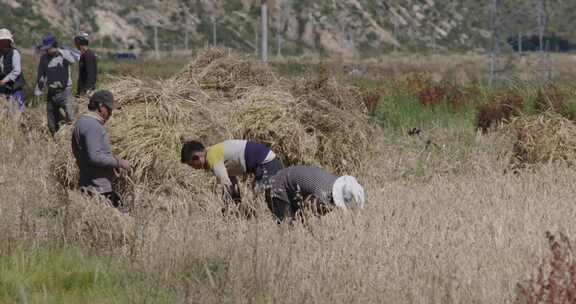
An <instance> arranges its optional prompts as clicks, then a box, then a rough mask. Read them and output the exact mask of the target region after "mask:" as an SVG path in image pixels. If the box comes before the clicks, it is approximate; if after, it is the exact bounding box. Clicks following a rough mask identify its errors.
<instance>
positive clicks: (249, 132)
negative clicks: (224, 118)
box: [232, 87, 318, 165]
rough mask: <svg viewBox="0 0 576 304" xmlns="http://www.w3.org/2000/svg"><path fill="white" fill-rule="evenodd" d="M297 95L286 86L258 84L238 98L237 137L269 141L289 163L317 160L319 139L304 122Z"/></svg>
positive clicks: (266, 142)
mask: <svg viewBox="0 0 576 304" xmlns="http://www.w3.org/2000/svg"><path fill="white" fill-rule="evenodd" d="M298 114H299V113H298V109H297V104H296V100H295V98H294V97H293V96H292V95H291V94H290V93H288V92H285V91H283V90H282V89H279V88H275V89H270V88H259V87H255V88H254V89H252V90H250V91H249V92H248V93H246V94H245V96H244V97H243V98H242V99H241V100H239V101H238V108H237V110H236V111H235V113H234V115H233V118H232V121H233V125H234V128H233V129H234V135H235V137H236V138H246V139H252V140H257V141H259V142H262V143H265V144H267V145H268V146H270V147H271V148H272V150H274V151H275V152H276V153H277V154H278V155H279V156H281V157H282V160H283V162H284V164H285V165H294V164H304V163H314V162H315V160H316V159H315V156H316V154H317V149H318V139H317V137H316V135H317V134H316V132H314V130H311V129H310V130H306V127H305V126H304V125H303V124H302V123H301V122H300V120H299V117H298Z"/></svg>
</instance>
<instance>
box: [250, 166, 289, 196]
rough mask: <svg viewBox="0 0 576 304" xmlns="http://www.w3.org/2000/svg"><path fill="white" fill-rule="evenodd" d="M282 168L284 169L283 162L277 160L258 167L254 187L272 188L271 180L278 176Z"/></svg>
mask: <svg viewBox="0 0 576 304" xmlns="http://www.w3.org/2000/svg"><path fill="white" fill-rule="evenodd" d="M282 168H284V165H283V164H282V161H280V160H279V159H277V158H275V159H273V160H272V161H270V162H267V163H265V164H260V165H258V167H256V175H255V177H254V187H255V188H256V189H264V190H266V189H268V188H269V187H270V178H272V177H273V176H274V175H276V173H278V171H280V170H282Z"/></svg>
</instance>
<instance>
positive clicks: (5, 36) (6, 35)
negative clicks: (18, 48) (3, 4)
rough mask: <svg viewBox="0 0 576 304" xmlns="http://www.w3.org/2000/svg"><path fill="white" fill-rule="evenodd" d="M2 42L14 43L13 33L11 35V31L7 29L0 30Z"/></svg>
mask: <svg viewBox="0 0 576 304" xmlns="http://www.w3.org/2000/svg"><path fill="white" fill-rule="evenodd" d="M0 40H10V42H12V43H14V38H12V33H10V31H9V30H7V29H5V28H3V29H0Z"/></svg>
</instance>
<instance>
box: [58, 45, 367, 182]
mask: <svg viewBox="0 0 576 304" xmlns="http://www.w3.org/2000/svg"><path fill="white" fill-rule="evenodd" d="M216 62H219V63H218V64H216ZM215 66H223V67H224V69H226V70H227V71H232V70H234V71H233V72H232V74H231V75H228V76H229V77H232V78H226V79H220V80H217V81H216V80H215V81H216V82H217V83H218V85H217V86H216V89H217V90H219V88H224V87H228V84H227V83H228V82H229V81H231V82H236V80H238V79H236V78H234V77H241V76H240V75H252V74H254V75H253V76H254V77H248V78H246V79H242V81H239V82H238V83H239V86H240V87H241V88H242V91H243V93H242V94H240V95H235V96H232V95H228V96H226V95H219V94H214V92H211V91H210V90H213V89H214V87H213V86H206V82H204V81H205V80H206V79H207V78H204V76H206V75H207V73H208V74H210V73H212V71H213V70H211V69H212V68H215ZM254 66H256V65H255V64H254V63H253V62H251V61H247V60H246V59H238V58H236V57H234V56H232V55H229V54H227V53H225V52H224V51H221V50H218V49H208V50H206V51H205V52H203V53H202V54H201V55H200V56H199V57H198V58H197V59H196V60H195V61H194V62H193V63H192V64H191V65H190V66H189V67H188V68H187V69H185V70H184V72H182V73H180V74H179V75H177V76H176V77H174V78H172V79H168V80H164V81H155V82H154V81H152V82H144V81H141V80H137V79H130V78H125V79H121V80H119V81H116V82H114V83H113V84H112V85H111V86H110V87H109V89H111V90H112V91H113V93H114V95H115V97H116V99H117V100H118V101H119V102H120V103H121V105H122V108H121V109H120V110H117V111H115V112H114V116H113V117H112V119H111V120H110V121H109V122H108V123H107V125H106V129H107V130H108V134H109V137H110V140H111V144H112V147H113V150H114V152H115V154H116V155H118V156H119V157H121V158H124V159H127V160H128V161H130V162H131V164H132V165H133V171H132V172H129V173H126V174H123V175H122V176H121V178H120V188H121V189H119V190H120V192H123V193H131V192H133V189H135V187H144V188H146V189H149V190H151V191H163V192H166V193H171V192H174V191H180V190H181V189H187V190H188V191H192V192H198V193H200V192H201V191H202V190H205V189H206V188H207V187H210V186H212V185H213V179H209V178H206V176H203V175H204V174H205V173H203V172H198V171H195V170H191V169H190V168H188V167H186V166H184V165H182V164H180V147H181V142H182V140H183V139H187V140H189V139H200V140H201V141H203V142H204V143H205V144H207V145H210V144H214V143H217V142H220V141H222V140H225V139H229V138H244V139H254V140H258V141H261V142H263V143H265V144H268V145H269V146H270V147H271V148H272V149H273V150H274V151H275V152H276V153H277V154H278V155H279V156H280V157H282V159H283V161H284V163H285V164H286V165H293V164H304V163H305V164H316V165H321V166H325V167H327V168H328V169H330V170H331V171H334V172H335V173H354V172H357V171H356V170H358V169H359V168H360V167H361V165H362V164H364V163H365V160H366V158H367V157H368V156H369V153H367V151H366V149H367V147H369V146H370V137H371V135H372V131H373V128H372V124H371V123H370V121H369V117H368V115H367V114H366V112H367V111H366V108H365V106H364V104H363V100H362V95H361V94H360V92H359V91H358V90H357V89H355V88H353V87H345V86H344V87H343V86H339V85H338V84H337V83H336V82H335V81H334V80H326V81H325V82H322V83H318V82H311V81H310V80H300V81H298V82H296V83H295V84H294V85H293V86H292V88H291V89H290V88H282V87H280V86H278V85H277V84H273V85H272V84H271V82H268V79H273V78H275V77H268V76H266V75H265V74H260V73H256V72H255V71H256V70H255V69H254ZM267 73H270V72H269V71H268V72H267ZM211 75H215V74H211ZM228 76H227V77H228ZM272 76H273V75H272ZM210 77H212V76H210ZM260 77H264V78H260ZM195 79H200V80H201V81H199V82H198V83H200V86H198V85H196V81H195ZM214 79H216V78H214ZM202 83H204V86H203V85H202ZM207 88H208V89H207ZM236 88H238V86H237V87H236ZM57 142H58V144H57V146H58V148H57V149H56V150H57V153H56V154H55V155H54V156H53V160H54V164H53V172H54V173H55V176H56V177H57V180H58V181H59V182H60V184H62V185H64V186H65V187H67V188H70V187H73V186H74V185H75V184H76V183H77V179H78V173H77V168H76V165H75V162H74V160H73V157H72V155H71V151H70V148H69V147H70V130H69V128H64V129H63V130H62V131H61V132H60V134H58V135H57Z"/></svg>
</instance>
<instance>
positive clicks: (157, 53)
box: [154, 25, 160, 60]
mask: <svg viewBox="0 0 576 304" xmlns="http://www.w3.org/2000/svg"><path fill="white" fill-rule="evenodd" d="M154 51H155V52H156V59H157V60H160V46H159V45H158V26H156V25H155V26H154Z"/></svg>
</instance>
